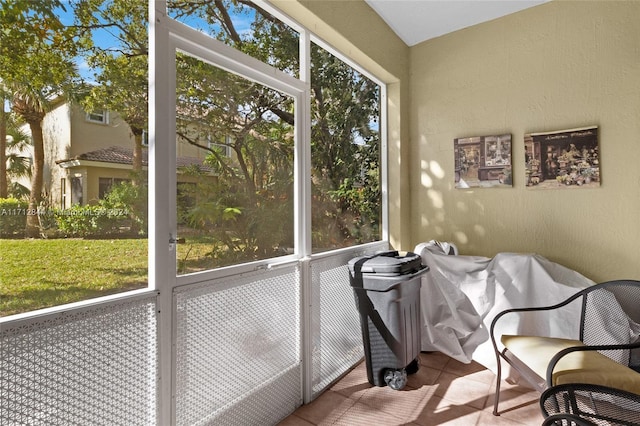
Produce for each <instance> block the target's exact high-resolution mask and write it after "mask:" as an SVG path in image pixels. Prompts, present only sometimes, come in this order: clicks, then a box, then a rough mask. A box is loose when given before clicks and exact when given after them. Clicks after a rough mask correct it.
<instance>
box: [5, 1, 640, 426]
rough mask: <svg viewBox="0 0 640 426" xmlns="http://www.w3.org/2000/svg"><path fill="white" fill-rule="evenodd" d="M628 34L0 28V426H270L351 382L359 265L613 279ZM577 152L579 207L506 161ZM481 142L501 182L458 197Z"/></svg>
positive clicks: (633, 56)
mask: <svg viewBox="0 0 640 426" xmlns="http://www.w3.org/2000/svg"><path fill="white" fill-rule="evenodd" d="M371 3H374V2H373V1H372V2H371ZM399 3H406V2H399ZM460 3H462V2H460ZM487 3H488V2H487ZM639 7H640V4H639V3H637V2H604V1H603V2H597V1H596V2H569V1H562V0H553V1H549V2H544V3H543V4H540V5H537V6H535V7H532V8H530V9H526V10H523V11H520V12H518V13H514V14H511V15H508V16H503V17H500V18H497V19H495V20H492V21H489V22H484V23H482V24H478V25H474V26H470V27H467V28H464V29H460V30H458V31H455V32H453V33H449V34H444V35H441V36H438V37H435V38H433V39H429V40H426V41H423V42H416V43H415V44H411V43H408V42H407V41H403V40H402V39H401V38H400V37H399V36H398V35H397V34H398V33H400V32H401V31H400V30H401V29H400V28H391V27H390V25H389V24H388V23H387V22H385V20H383V19H382V18H381V17H380V15H379V14H378V13H377V12H379V11H378V10H374V8H372V6H370V4H369V2H368V1H366V0H354V1H293V0H291V1H289V0H273V1H262V0H261V1H257V0H256V1H244V0H238V1H235V0H234V1H231V0H229V1H227V0H221V1H186V0H167V1H165V0H157V1H151V2H146V1H144V0H140V1H138V0H104V1H88V0H73V1H68V2H67V1H55V0H51V1H43V2H22V1H17V2H9V3H7V2H3V3H2V8H3V18H2V19H3V21H2V23H3V34H4V35H3V37H5V38H4V39H3V43H2V58H1V59H2V67H0V73H2V74H1V77H0V78H1V79H2V81H1V83H2V84H1V86H2V87H3V98H4V99H5V102H4V106H5V108H4V110H3V120H5V121H4V122H5V123H6V125H5V126H4V127H5V128H6V133H7V135H10V136H11V138H8V137H7V138H5V140H6V141H7V146H6V147H5V153H6V162H7V164H8V167H7V171H6V175H7V177H8V179H7V180H8V184H7V185H6V186H7V189H6V193H0V203H2V204H1V205H0V213H1V214H2V215H1V216H0V259H1V262H2V266H1V268H2V271H1V272H0V279H1V282H0V309H1V311H2V312H1V317H0V399H1V404H0V423H2V424H7V425H23V424H32V425H54V424H58V425H70V424H77V425H114V424H121V425H133V424H139V425H172V424H175V425H204V424H222V425H267V424H278V423H279V422H281V421H283V420H284V419H287V418H288V416H290V415H291V414H292V413H293V412H294V411H296V410H297V409H298V410H299V409H300V408H301V407H302V408H304V407H305V406H306V405H307V404H309V403H312V402H313V401H315V400H317V399H318V398H319V397H320V396H321V395H323V394H325V393H326V392H327V390H328V389H330V388H331V387H332V386H336V385H335V383H336V381H337V380H339V379H341V378H344V377H345V374H347V373H348V372H349V371H351V369H352V368H353V367H354V366H356V365H358V364H359V363H361V360H362V358H363V348H362V336H361V331H360V324H359V318H358V313H357V310H356V307H355V306H354V297H353V291H352V289H351V287H350V285H349V274H348V268H347V264H348V261H349V260H350V259H352V258H354V257H357V256H361V255H365V254H371V253H375V252H378V251H381V250H387V249H395V250H400V251H411V250H413V249H414V247H416V245H417V244H419V243H422V242H425V241H429V240H433V239H437V240H441V241H451V242H454V243H455V244H457V246H458V248H459V249H460V251H461V253H465V254H469V255H482V256H493V255H495V254H496V253H499V252H525V253H540V254H542V255H544V256H546V257H548V258H549V259H552V260H553V261H555V262H558V263H561V264H563V265H565V266H567V267H570V268H571V269H574V270H577V271H580V272H581V273H583V274H584V275H586V276H588V277H589V278H591V279H593V280H594V281H605V280H608V279H617V278H628V277H633V276H634V275H637V270H636V269H635V268H636V266H635V265H636V264H637V262H636V259H635V257H634V256H635V253H637V238H635V236H636V235H638V230H639V228H638V226H639V225H638V222H637V217H638V216H639V214H640V199H638V197H637V196H636V195H634V194H637V177H635V175H634V172H633V170H634V168H633V159H634V158H638V157H639V156H640V152H639V145H638V144H637V130H638V128H637V114H635V112H637V111H639V110H640V97H639V96H638V94H639V93H640V86H639V83H638V79H637V72H636V71H637V70H638V69H640V63H639V61H640V58H639V56H638V55H637V45H638V40H639V37H640V32H639V31H640V30H638V27H637V25H636V22H635V21H636V19H635V18H636V17H637V16H638V14H640V9H639ZM413 25H415V26H416V27H417V26H420V25H421V24H420V22H417V23H414V24H413ZM43 52H44V54H42V53H43ZM45 71H46V72H45ZM52 99H56V103H55V105H53V104H52V103H51V100H52ZM71 111H76V112H78V111H81V112H79V113H72V112H71ZM584 126H597V127H598V129H600V133H599V135H600V153H601V163H600V166H601V171H602V180H601V183H600V184H599V185H598V186H597V187H594V188H569V187H567V186H563V187H561V188H559V189H554V190H551V189H549V190H546V191H541V190H539V189H538V188H532V187H530V186H529V185H528V183H527V182H526V175H525V165H524V160H523V161H520V159H524V158H525V141H524V138H525V135H526V134H529V133H532V132H537V131H538V132H544V131H550V130H559V129H568V128H576V127H584ZM504 134H509V135H511V141H512V153H511V158H512V159H513V164H510V167H509V168H508V169H509V173H512V182H511V183H510V184H509V185H500V186H497V187H492V188H459V187H457V186H456V173H457V172H459V170H457V169H456V167H457V166H456V162H455V159H454V140H456V139H459V138H464V139H467V138H468V139H469V140H472V139H473V138H474V137H476V136H483V135H504ZM9 142H10V143H9ZM124 149H126V150H127V153H129V152H131V153H132V154H131V155H132V157H131V158H132V162H131V165H129V164H126V165H125V164H122V163H118V162H116V161H111V160H110V161H108V162H107V161H106V160H104V159H100V158H96V159H93V160H92V161H94V163H92V164H89V165H87V164H84V163H83V161H86V158H85V157H86V155H85V157H82V154H83V153H88V152H106V151H108V152H111V153H113V152H121V151H122V150H124ZM142 158H144V159H145V164H144V166H143V165H142V162H141V161H138V160H139V159H142ZM185 158H189V159H190V160H189V162H185V161H184V159H185ZM13 161H15V164H14V163H13ZM20 164H23V165H26V166H27V167H26V168H22V169H21V168H20V167H19V165H20ZM114 164H115V165H114ZM147 164H148V166H147ZM14 165H15V167H14ZM61 165H64V167H62V166H61ZM107 165H108V166H109V167H107ZM9 166H11V167H9ZM86 166H91V167H92V169H91V170H92V173H90V174H89V173H83V172H82V170H84V169H83V167H85V168H86ZM26 169H29V170H31V172H29V173H27V172H26V171H25V170H26ZM21 170H22V171H21ZM114 170H115V171H114ZM505 170H506V168H505ZM501 172H503V173H504V170H501ZM496 173H497V172H496ZM496 176H497V174H496ZM0 183H1V182H0ZM34 188H35V189H34ZM87 188H94V189H95V190H91V191H89V190H88V189H87ZM38 189H39V190H38ZM1 191H4V190H3V188H2V185H0V192H1ZM92 193H96V194H100V196H97V197H94V198H92V196H91V195H90V194H92ZM78 200H81V201H78ZM612 206H616V208H612ZM360 366H361V364H360ZM440 367H442V366H440ZM359 368H361V367H359ZM443 371H444V370H443ZM445 372H446V373H451V374H453V375H456V374H461V375H463V374H472V373H473V374H475V373H478V374H480V375H481V376H482V377H483V379H482V380H490V379H487V377H486V376H485V373H480V372H478V371H472V372H469V371H468V370H464V367H461V368H460V369H458V370H456V371H455V372H452V371H445ZM445 376H446V375H445ZM445 376H442V377H445ZM448 377H449V378H451V377H453V376H451V375H449V376H448ZM451 380H452V379H451ZM343 383H344V382H343ZM344 386H347V385H346V384H345V385H344ZM469 389H470V388H469V387H465V391H469V392H470V390H469ZM430 396H431V394H430ZM439 397H443V396H442V395H439ZM518 397H519V394H518V395H517V396H516V397H514V400H516V399H518ZM395 398H397V396H394V397H393V399H392V400H391V401H395V402H397V401H398V400H397V399H395ZM478 398H480V397H478ZM443 399H444V397H443ZM479 400H480V399H478V401H479ZM376 401H377V402H380V401H379V400H376ZM426 401H427V399H424V400H423V401H422V402H424V403H425V404H426V405H425V406H421V408H420V409H421V410H423V411H422V413H423V414H424V413H427V412H429V414H434V413H436V411H435V408H433V407H431V406H430V405H429V404H427V402H426ZM482 401H483V404H482V405H483V406H482V407H480V406H479V407H474V409H477V411H478V413H477V414H478V416H481V412H482V411H483V407H484V402H485V401H486V399H482ZM387 402H388V401H387ZM405 402H406V401H405ZM476 402H477V401H476ZM381 405H384V404H382V403H381ZM399 407H401V408H402V407H404V408H402V409H405V410H411V409H414V408H415V407H413V406H411V407H410V406H409V405H407V404H404V405H403V404H400V405H399ZM412 407H413V408H412ZM451 407H453V408H450V409H449V411H447V412H446V415H441V416H440V417H438V419H439V420H437V422H438V423H437V424H440V422H441V423H446V421H456V420H460V421H463V420H461V418H462V415H460V416H459V415H458V411H456V410H460V412H466V411H465V410H466V408H461V407H460V405H456V404H455V403H453V404H452V405H451ZM373 408H375V407H373ZM373 408H371V409H373ZM513 417H516V418H515V419H511V420H513V421H514V422H515V423H514V424H517V422H518V418H517V417H518V416H517V415H514V416H513ZM302 418H303V417H300V419H302ZM368 418H369V417H367V416H366V415H363V417H362V419H363V422H364V421H369V420H365V419H368ZM403 418H404V417H403ZM474 419H475V420H474V422H478V424H481V417H474ZM537 420H538V418H536V421H537ZM412 421H414V422H418V423H420V422H419V421H418V417H416V418H414V419H413V420H412ZM429 421H431V420H424V421H423V422H422V423H420V424H429ZM434 421H435V420H434ZM503 421H505V422H506V421H507V420H504V418H503ZM425 422H426V423H425ZM524 423H525V424H526V421H525V422H524ZM301 424H305V423H302V421H301Z"/></svg>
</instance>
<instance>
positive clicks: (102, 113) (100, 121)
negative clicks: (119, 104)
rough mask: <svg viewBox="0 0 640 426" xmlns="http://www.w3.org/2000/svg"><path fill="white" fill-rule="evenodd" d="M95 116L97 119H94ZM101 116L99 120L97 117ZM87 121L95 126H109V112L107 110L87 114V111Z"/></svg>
mask: <svg viewBox="0 0 640 426" xmlns="http://www.w3.org/2000/svg"><path fill="white" fill-rule="evenodd" d="M94 116H95V117H96V118H94ZM98 116H101V117H102V118H100V119H98V118H97V117H98ZM85 120H86V121H87V122H88V123H94V124H109V111H108V110H106V109H102V110H96V111H93V112H86V111H85Z"/></svg>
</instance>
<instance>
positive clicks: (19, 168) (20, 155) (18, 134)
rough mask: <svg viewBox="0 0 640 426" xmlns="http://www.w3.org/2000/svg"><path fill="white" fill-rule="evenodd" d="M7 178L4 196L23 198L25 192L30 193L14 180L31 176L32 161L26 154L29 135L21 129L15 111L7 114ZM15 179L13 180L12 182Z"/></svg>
mask: <svg viewBox="0 0 640 426" xmlns="http://www.w3.org/2000/svg"><path fill="white" fill-rule="evenodd" d="M5 126H6V127H5V131H6V138H5V151H4V152H5V163H4V164H5V176H4V178H5V180H6V182H7V193H6V195H5V196H4V197H0V198H6V197H7V196H11V197H13V198H23V197H24V195H25V193H26V195H28V194H29V189H28V188H25V187H23V186H22V185H20V184H19V183H18V182H15V181H13V180H17V179H20V178H22V177H31V161H30V158H29V157H26V156H24V153H25V152H27V151H28V149H29V146H30V142H31V141H30V138H29V135H28V134H27V133H25V132H23V131H22V130H21V129H20V127H21V126H20V122H19V121H18V120H17V118H16V115H15V114H14V113H7V114H6V115H5ZM12 181H13V182H12Z"/></svg>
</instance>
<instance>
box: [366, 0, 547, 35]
mask: <svg viewBox="0 0 640 426" xmlns="http://www.w3.org/2000/svg"><path fill="white" fill-rule="evenodd" d="M365 1H366V2H367V3H368V4H369V6H371V8H373V10H375V11H376V12H377V13H378V15H380V16H381V17H382V19H384V21H385V22H386V23H387V25H389V26H390V27H391V29H393V31H395V33H396V34H398V36H399V37H400V38H401V39H402V40H403V41H404V42H405V43H406V44H407V45H409V46H413V45H415V44H418V43H420V42H423V41H425V40H429V39H431V38H434V37H439V36H441V35H444V34H447V33H450V32H453V31H457V30H460V29H462V28H466V27H470V26H472V25H476V24H479V23H481V22H486V21H490V20H492V19H496V18H499V17H501V16H505V15H509V14H511V13H515V12H518V11H520V10H523V9H527V8H529V7H533V6H537V5H539V4H542V3H545V2H546V1H549V0H365Z"/></svg>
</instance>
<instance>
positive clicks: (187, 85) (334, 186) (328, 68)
mask: <svg viewBox="0 0 640 426" xmlns="http://www.w3.org/2000/svg"><path fill="white" fill-rule="evenodd" d="M170 13H171V14H172V15H174V16H176V17H177V18H178V19H183V18H184V20H188V21H189V22H193V21H196V22H201V23H204V24H205V25H204V28H200V29H202V30H204V31H208V32H209V33H210V34H212V36H214V37H216V38H217V39H219V40H222V41H224V42H225V43H227V44H229V45H231V46H233V47H235V48H237V49H239V50H241V51H243V52H245V53H247V54H249V55H251V56H253V57H255V58H258V59H260V60H262V61H264V62H267V63H270V64H272V65H273V66H275V67H277V68H279V69H281V70H283V71H285V72H288V73H290V74H294V75H296V73H297V69H298V66H299V60H298V36H297V34H296V33H295V32H294V31H292V30H291V29H290V28H288V27H287V26H286V25H285V24H283V23H282V22H280V21H278V20H277V19H275V18H273V17H272V16H271V15H270V14H268V13H267V12H266V11H264V10H262V9H261V8H259V7H257V6H255V5H254V4H253V3H251V2H248V1H243V0H235V1H224V0H218V1H214V2H210V1H193V0H176V1H174V2H171V3H170ZM234 15H235V16H238V15H241V16H243V18H245V20H246V19H252V23H251V27H250V30H247V29H246V28H243V31H241V30H240V29H239V28H236V26H235V23H234V20H233V19H232V17H233V16H234ZM179 60H180V61H185V63H184V64H182V65H181V62H179V65H178V66H179V67H181V66H183V67H184V68H179V75H180V78H178V83H179V88H178V99H179V108H180V111H183V112H185V113H184V115H185V116H190V117H191V118H196V117H197V121H198V125H194V123H193V122H191V126H192V128H200V129H203V130H202V131H201V132H200V134H199V135H197V134H195V133H197V132H194V131H192V132H191V133H190V134H189V132H188V131H187V129H188V126H187V123H184V124H183V126H182V127H180V126H179V129H180V128H182V129H183V133H181V134H180V137H181V139H182V140H183V141H185V142H187V143H191V144H193V145H196V146H200V147H201V148H202V149H209V148H208V145H207V143H206V142H207V133H208V136H209V137H210V136H211V134H214V135H215V138H214V139H215V140H217V141H220V142H219V143H221V144H225V145H227V146H228V147H229V148H231V149H232V150H233V152H234V154H235V156H234V157H235V158H234V159H233V161H231V160H229V159H227V158H225V157H224V156H221V155H219V153H217V152H215V150H210V151H211V154H210V157H209V163H210V164H211V165H212V166H213V167H214V169H215V170H217V171H218V173H219V174H220V178H221V179H220V181H219V182H218V188H217V189H216V191H215V194H212V195H211V197H217V198H216V200H215V203H211V204H210V205H211V206H213V205H214V204H215V205H216V206H217V210H215V209H212V211H213V210H215V211H217V212H218V213H217V214H215V215H213V214H212V216H211V217H210V218H209V219H210V220H211V221H212V220H213V219H214V217H215V218H217V220H218V223H221V219H220V218H221V215H220V212H223V211H224V205H220V203H221V201H220V200H227V202H234V203H235V204H232V205H227V207H233V208H234V209H235V210H234V211H240V212H242V214H238V215H235V216H233V217H232V218H228V219H227V221H226V228H227V231H228V230H229V228H231V229H234V230H236V231H235V232H234V235H237V234H239V233H240V229H239V228H240V225H241V226H244V228H243V229H247V227H249V226H248V224H247V222H246V221H243V220H242V219H241V218H245V217H247V216H249V214H251V213H258V212H259V209H260V208H264V207H265V206H267V205H270V204H269V203H268V201H267V199H264V198H260V197H261V195H263V194H264V193H263V192H261V191H262V190H263V189H264V188H269V191H271V193H272V194H273V198H274V199H278V200H285V199H289V200H291V195H290V194H291V191H290V188H291V184H292V169H291V166H292V158H293V141H292V139H288V140H287V139H286V138H284V137H283V138H281V139H280V140H278V139H277V138H270V137H265V135H271V134H272V133H271V132H270V130H269V127H274V120H272V118H273V117H278V118H279V120H280V121H279V122H278V126H279V127H280V128H281V129H282V130H284V126H289V127H288V132H289V133H291V128H292V126H293V125H294V121H293V114H292V112H293V110H292V106H291V102H290V100H288V99H287V98H286V96H282V95H281V94H279V93H278V92H277V91H272V90H265V89H264V88H261V87H259V86H258V85H255V84H253V83H248V82H247V81H245V80H243V79H241V78H238V77H235V76H233V75H224V73H223V72H221V71H220V70H215V67H211V66H208V65H206V66H205V65H196V64H195V63H197V62H199V61H193V60H191V62H193V63H192V64H187V62H189V61H190V59H188V58H179ZM312 66H313V68H312V82H311V87H312V105H311V111H312V126H313V127H312V141H311V143H312V153H313V154H312V163H313V171H312V188H313V198H312V214H313V231H314V232H313V237H314V243H313V244H314V247H327V248H329V247H341V246H345V245H351V244H355V243H359V242H367V241H372V240H375V239H378V238H379V237H380V233H379V232H380V225H379V222H380V217H381V210H380V171H379V147H380V145H379V132H378V125H379V124H378V123H377V117H378V115H379V111H380V109H379V102H380V95H379V94H380V91H379V88H378V86H377V85H376V84H374V83H373V82H371V81H370V80H368V79H367V78H365V77H364V76H362V75H361V74H359V73H358V72H356V71H355V70H353V69H352V68H351V67H350V66H348V65H347V64H345V63H344V62H342V61H340V60H339V59H338V58H336V57H335V56H333V55H331V54H329V53H328V52H327V51H325V50H324V49H321V48H319V47H317V46H314V47H313V50H312ZM187 111H188V113H187ZM186 121H187V122H188V121H189V120H186ZM192 121H193V120H192ZM286 133H287V131H282V132H280V135H281V136H284V135H286ZM225 135H226V136H230V137H229V138H225V137H224V136H225ZM256 135H262V137H261V138H260V137H256ZM270 139H271V140H270ZM269 140H270V141H269ZM222 141H224V142H222ZM283 141H286V143H282V142H283ZM276 147H279V148H281V147H287V151H286V154H287V155H289V156H287V155H276V156H271V157H269V156H267V155H266V153H269V152H272V153H274V154H276V153H278V152H282V153H283V154H284V153H285V151H279V150H278V149H276ZM262 160H264V161H262ZM234 163H235V166H236V167H234ZM287 164H288V167H287ZM260 177H262V179H261V178H260ZM224 183H226V184H227V185H226V186H225V185H223V184H224ZM238 188H242V189H243V191H244V190H245V189H246V193H245V192H243V193H244V194H245V198H244V199H241V198H240V197H239V195H240V193H241V191H240V190H239V189H238ZM275 188H278V189H277V191H278V192H277V193H275V192H273V190H274V189H275ZM205 193H207V192H206V191H201V192H200V194H201V197H202V194H205ZM252 194H253V195H252ZM207 199H209V198H207ZM281 205H282V203H281ZM277 207H279V206H276V204H275V203H274V204H273V205H270V208H273V209H274V210H273V211H272V212H271V213H272V214H269V212H266V216H267V220H271V221H272V222H274V221H277V220H274V214H273V212H275V211H278V209H277ZM196 211H197V212H198V218H199V219H202V213H203V212H202V209H197V210H194V213H195V212H196ZM262 213H263V214H264V213H265V212H262ZM281 214H283V213H282V212H281ZM275 217H280V216H275ZM202 223H205V222H202ZM277 223H278V225H279V226H280V229H281V230H282V229H284V227H287V226H290V222H288V221H277ZM222 227H223V226H221V228H222ZM260 227H261V228H264V227H265V224H261V226H260ZM257 228H258V227H256V229H257ZM272 228H273V225H272V226H271V227H270V228H269V229H270V230H271V231H272V235H273V234H275V235H286V233H285V232H280V233H274V232H273V229H272ZM249 229H250V227H249ZM227 234H228V232H227ZM256 241H257V240H256ZM274 241H275V239H272V240H271V243H272V244H273V243H274ZM290 241H292V238H291V240H290ZM256 244H257V245H261V243H258V242H256ZM263 245H264V243H263ZM258 251H262V250H258Z"/></svg>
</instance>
